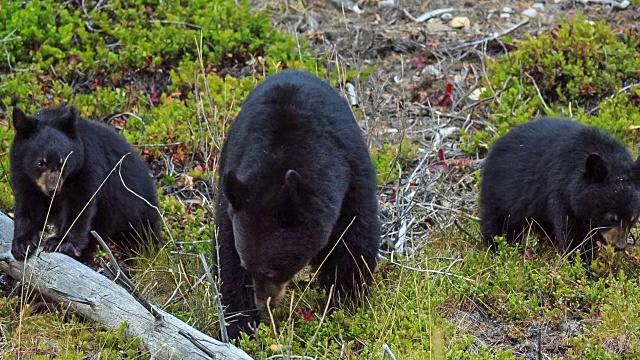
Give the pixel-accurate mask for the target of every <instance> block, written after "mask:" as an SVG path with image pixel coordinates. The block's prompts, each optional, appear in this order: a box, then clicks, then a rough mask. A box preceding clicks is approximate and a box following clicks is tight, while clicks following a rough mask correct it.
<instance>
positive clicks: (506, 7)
mask: <svg viewBox="0 0 640 360" xmlns="http://www.w3.org/2000/svg"><path fill="white" fill-rule="evenodd" d="M502 12H503V13H512V12H513V9H512V8H510V7H508V6H505V7H503V8H502Z"/></svg>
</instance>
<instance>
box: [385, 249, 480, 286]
mask: <svg viewBox="0 0 640 360" xmlns="http://www.w3.org/2000/svg"><path fill="white" fill-rule="evenodd" d="M394 254H395V251H392V252H391V259H390V260H389V261H390V262H391V263H392V264H394V265H398V266H400V267H402V268H405V269H408V270H413V271H417V272H424V273H430V274H436V275H444V276H446V277H455V278H458V279H463V280H467V281H470V282H475V280H473V279H470V278H468V277H465V276H462V275H457V274H452V273H450V272H448V271H440V270H432V269H421V268H417V267H414V266H408V265H404V264H400V263H399V262H397V261H395V260H394V259H393V256H394ZM460 261H462V259H456V260H455V261H453V263H452V264H451V265H449V268H450V267H451V266H453V264H455V263H457V262H460Z"/></svg>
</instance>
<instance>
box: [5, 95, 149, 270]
mask: <svg viewBox="0 0 640 360" xmlns="http://www.w3.org/2000/svg"><path fill="white" fill-rule="evenodd" d="M13 124H14V126H15V128H16V134H15V137H14V140H13V143H12V144H11V150H10V167H11V185H12V187H13V192H14V195H15V200H16V205H15V231H14V237H13V245H12V249H11V252H12V254H13V256H14V257H15V258H16V259H23V258H24V257H25V254H26V252H27V246H29V245H31V250H30V253H33V250H34V249H33V247H34V246H38V245H39V242H40V235H39V232H40V231H42V230H43V227H44V222H45V218H46V216H47V212H48V209H49V206H50V204H51V199H52V197H51V196H52V195H54V194H53V192H54V191H53V190H54V189H55V188H56V185H58V184H57V176H50V177H49V178H48V180H49V181H47V182H46V187H45V188H44V189H42V187H41V186H38V184H37V182H38V179H39V178H41V177H42V174H43V173H46V174H52V173H53V174H55V173H56V172H59V171H60V169H61V167H62V162H63V161H64V159H65V158H66V157H67V155H68V154H69V153H70V152H73V153H72V154H71V155H70V156H69V157H68V160H67V162H66V164H65V165H64V170H63V171H62V176H61V179H60V182H61V183H60V184H59V187H58V189H57V190H55V196H54V201H53V204H52V207H51V212H50V214H49V216H48V223H49V224H53V225H55V227H56V230H57V233H56V235H54V236H52V237H50V238H48V239H46V240H44V243H43V249H44V251H48V252H51V251H54V250H55V249H56V248H58V244H59V243H60V240H61V239H62V237H63V236H64V235H65V233H66V232H67V230H69V229H70V231H69V232H68V234H67V236H66V237H65V238H64V241H63V242H62V244H61V245H60V247H59V250H58V251H60V252H63V253H66V254H68V255H70V256H73V257H74V258H76V259H78V260H80V261H82V262H83V263H85V264H92V263H93V258H94V256H95V252H96V248H97V246H96V245H97V242H96V241H95V239H94V238H93V236H92V235H91V234H90V230H95V231H96V232H98V234H100V235H101V236H102V237H103V238H104V239H105V240H108V239H110V240H112V242H113V243H114V244H115V245H116V246H117V247H118V248H119V249H120V250H122V251H124V252H126V253H128V254H132V252H131V251H130V250H134V249H141V245H148V243H149V242H150V241H151V242H155V244H159V243H161V241H162V238H161V222H160V216H159V214H158V213H157V211H156V210H155V209H153V208H151V207H150V206H149V205H148V204H146V203H145V202H144V201H142V200H141V199H139V198H138V197H136V196H135V195H133V194H131V193H130V192H129V191H128V190H127V189H126V188H125V187H124V186H123V185H122V181H121V180H120V176H119V174H118V169H116V170H115V171H114V172H113V173H112V174H111V176H110V177H109V179H108V180H107V182H106V183H105V184H104V185H103V187H102V188H101V189H100V191H99V192H98V193H97V195H96V196H95V198H94V199H93V200H92V201H91V202H90V203H89V206H87V208H86V209H84V211H83V212H82V215H81V216H80V217H79V218H78V220H77V221H76V223H75V224H73V221H74V220H75V219H76V217H77V215H78V214H80V212H81V211H82V209H83V207H84V206H85V205H86V204H87V202H88V201H89V199H90V198H91V196H92V195H93V194H94V192H95V191H96V190H98V188H99V186H100V184H101V183H102V182H103V180H104V179H105V178H106V177H107V175H108V174H109V172H110V171H111V169H112V168H113V167H114V166H115V165H116V164H117V163H118V161H119V160H120V158H121V157H122V156H123V155H125V154H127V153H130V154H129V155H127V156H126V157H125V158H124V161H123V162H122V167H121V172H122V178H123V179H124V182H125V184H126V185H127V187H129V189H131V190H132V191H134V192H135V193H137V194H139V195H140V196H142V197H144V198H145V199H146V200H147V201H148V202H149V203H151V204H153V205H156V206H157V205H158V199H157V193H156V187H155V184H154V183H153V179H152V177H151V176H150V175H149V169H148V167H147V165H146V164H145V163H144V162H143V161H142V160H141V159H140V157H139V155H138V154H137V153H136V152H135V151H133V149H132V147H131V145H129V143H127V141H126V140H125V138H124V137H123V136H122V135H120V134H119V133H118V132H117V131H116V130H115V129H114V128H112V127H111V126H108V125H106V124H102V123H98V122H95V121H89V120H86V119H83V118H82V117H80V116H79V115H78V114H77V111H76V110H75V108H73V107H64V106H59V107H54V108H48V109H42V110H40V111H39V112H37V113H36V114H35V115H34V116H33V117H29V116H27V115H25V114H24V113H23V112H22V111H21V110H20V109H18V108H15V109H14V111H13ZM49 190H50V191H49ZM45 191H46V192H47V193H45ZM72 224H73V226H72ZM149 229H151V231H152V232H153V234H154V235H151V234H150V233H149ZM141 237H142V239H141ZM149 238H151V240H149ZM141 240H142V241H141Z"/></svg>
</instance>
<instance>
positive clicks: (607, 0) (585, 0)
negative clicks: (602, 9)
mask: <svg viewBox="0 0 640 360" xmlns="http://www.w3.org/2000/svg"><path fill="white" fill-rule="evenodd" d="M578 1H579V2H581V3H582V4H584V5H585V6H586V5H587V4H589V3H594V4H603V5H611V7H612V8H615V9H621V10H624V9H626V8H628V7H629V5H631V3H630V2H629V1H628V0H624V1H622V2H617V1H615V0H578Z"/></svg>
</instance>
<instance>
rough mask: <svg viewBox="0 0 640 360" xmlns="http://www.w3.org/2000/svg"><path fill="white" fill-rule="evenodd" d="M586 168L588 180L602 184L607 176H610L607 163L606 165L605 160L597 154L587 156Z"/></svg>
mask: <svg viewBox="0 0 640 360" xmlns="http://www.w3.org/2000/svg"><path fill="white" fill-rule="evenodd" d="M585 167H586V169H585V170H586V172H585V176H586V177H587V179H590V180H593V181H596V182H601V181H603V180H604V179H606V178H607V175H609V169H608V168H607V163H605V161H604V159H603V158H602V157H601V156H600V155H598V154H596V153H591V154H589V156H587V161H586V163H585Z"/></svg>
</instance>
